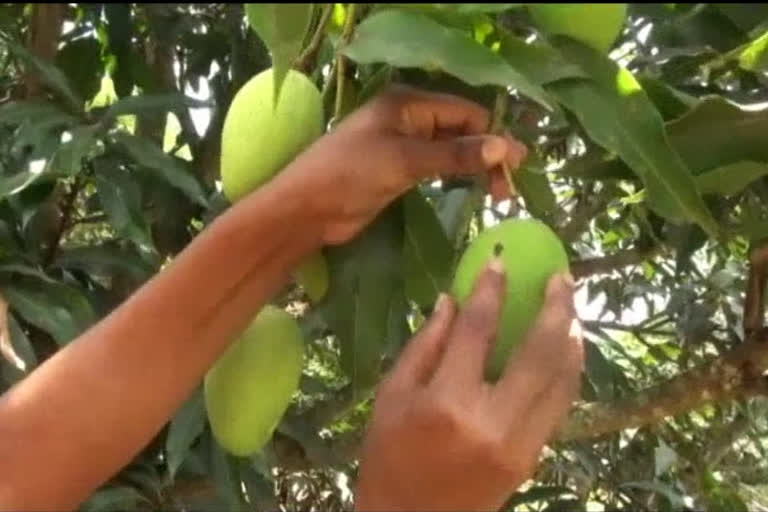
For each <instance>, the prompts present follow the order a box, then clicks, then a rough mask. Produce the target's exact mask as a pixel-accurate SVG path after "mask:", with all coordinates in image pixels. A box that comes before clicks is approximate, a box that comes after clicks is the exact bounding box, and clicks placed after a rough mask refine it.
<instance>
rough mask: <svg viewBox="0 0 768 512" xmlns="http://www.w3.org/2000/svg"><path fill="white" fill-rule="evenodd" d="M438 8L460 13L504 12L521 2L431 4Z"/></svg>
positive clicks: (518, 5)
mask: <svg viewBox="0 0 768 512" xmlns="http://www.w3.org/2000/svg"><path fill="white" fill-rule="evenodd" d="M432 5H434V6H435V7H437V8H438V9H448V10H451V11H456V12H461V13H475V12H487V13H496V12H504V11H508V10H510V9H514V8H515V7H520V6H522V5H523V4H432Z"/></svg>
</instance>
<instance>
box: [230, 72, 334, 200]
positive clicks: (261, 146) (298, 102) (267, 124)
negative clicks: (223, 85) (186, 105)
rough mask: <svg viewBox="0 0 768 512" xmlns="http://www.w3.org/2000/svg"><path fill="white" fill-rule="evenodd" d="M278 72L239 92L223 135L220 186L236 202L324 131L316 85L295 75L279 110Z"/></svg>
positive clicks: (287, 82)
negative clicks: (276, 96)
mask: <svg viewBox="0 0 768 512" xmlns="http://www.w3.org/2000/svg"><path fill="white" fill-rule="evenodd" d="M273 99H274V88H273V70H272V68H269V69H267V70H265V71H262V72H261V73H259V74H257V75H256V76H254V77H253V78H251V79H250V80H248V82H246V83H245V84H244V85H243V86H242V87H241V88H240V90H238V91H237V94H235V97H234V98H233V100H232V103H231V104H230V106H229V110H228V111H227V116H226V118H225V119H224V126H223V128H222V133H221V162H220V166H221V181H222V188H223V192H224V195H225V196H226V197H227V198H228V199H229V200H230V201H231V202H235V201H237V200H239V199H241V198H242V197H244V196H245V195H247V194H249V193H250V192H252V191H253V190H255V189H256V188H257V187H260V186H261V185H263V184H265V183H266V182H267V181H269V180H270V179H271V178H273V177H274V176H275V175H276V174H277V173H278V172H279V171H280V170H282V169H283V168H284V167H285V166H286V165H287V164H289V163H290V162H291V161H292V160H293V159H294V158H295V157H296V155H298V154H299V153H300V152H301V151H303V150H304V149H306V147H308V146H309V145H310V144H311V143H312V142H314V141H315V140H316V139H318V138H319V137H320V136H321V135H322V134H323V133H324V131H325V125H324V113H323V101H322V95H321V93H320V91H319V90H318V89H317V87H316V86H315V84H314V83H313V82H312V81H311V80H310V79H309V78H308V77H307V76H306V75H304V74H303V73H300V72H298V71H295V70H290V71H289V72H288V75H287V76H286V77H285V81H284V82H283V85H282V88H281V89H280V97H279V99H278V102H277V105H276V106H275V104H274V102H273Z"/></svg>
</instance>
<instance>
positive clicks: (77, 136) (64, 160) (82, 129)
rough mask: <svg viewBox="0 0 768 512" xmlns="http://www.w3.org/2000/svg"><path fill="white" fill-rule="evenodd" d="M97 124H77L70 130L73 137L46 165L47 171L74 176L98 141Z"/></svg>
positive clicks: (58, 174)
mask: <svg viewBox="0 0 768 512" xmlns="http://www.w3.org/2000/svg"><path fill="white" fill-rule="evenodd" d="M98 132H99V127H98V126H97V125H90V126H88V125H84V126H77V127H75V128H73V129H72V130H70V131H69V133H70V136H71V137H72V138H71V139H70V140H69V141H67V142H65V143H64V144H62V145H61V146H59V149H57V150H56V152H55V153H54V154H53V158H52V159H51V160H50V162H48V164H47V165H46V167H47V169H46V170H47V171H49V172H52V173H53V174H55V175H57V176H61V175H63V176H74V175H76V174H78V173H79V172H80V171H81V170H82V168H83V160H84V159H85V158H87V157H88V155H89V153H90V151H91V149H92V148H93V147H94V146H95V145H96V143H97V142H98V139H97V135H98Z"/></svg>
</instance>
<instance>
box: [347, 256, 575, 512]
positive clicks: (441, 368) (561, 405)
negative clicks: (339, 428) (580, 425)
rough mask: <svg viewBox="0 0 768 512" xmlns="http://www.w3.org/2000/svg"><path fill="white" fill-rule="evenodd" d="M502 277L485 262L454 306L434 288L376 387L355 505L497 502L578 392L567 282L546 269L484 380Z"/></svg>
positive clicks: (442, 507) (385, 507)
mask: <svg viewBox="0 0 768 512" xmlns="http://www.w3.org/2000/svg"><path fill="white" fill-rule="evenodd" d="M504 286H505V276H504V275H503V269H502V266H501V264H500V263H499V262H491V263H490V264H489V265H488V267H487V268H486V270H485V272H484V273H483V274H481V276H480V277H479V279H478V281H477V283H476V286H475V289H474V291H473V294H472V295H471V297H470V298H469V299H468V300H467V302H466V303H465V305H464V307H463V308H461V311H459V310H458V308H457V306H456V304H455V303H454V302H453V300H452V299H451V298H449V297H447V296H442V297H441V298H440V299H439V300H438V306H437V307H436V309H435V312H434V313H433V315H432V316H431V318H430V319H429V320H428V322H427V323H426V324H425V326H424V327H423V328H422V329H421V330H420V332H419V333H418V334H417V335H416V336H415V337H414V338H413V339H412V340H411V342H410V343H409V345H408V346H407V347H406V349H405V350H404V351H403V354H402V355H401V357H400V359H399V360H398V362H397V364H396V366H395V368H394V369H393V370H392V372H391V373H390V375H388V377H387V378H386V380H385V381H384V382H383V383H382V385H381V386H380V388H379V390H378V394H377V397H376V403H375V406H374V412H373V418H372V420H371V425H370V430H369V432H368V433H367V436H366V442H365V443H364V446H363V451H362V459H361V460H362V462H361V467H360V473H359V475H358V484H357V492H356V500H355V510H356V511H357V512H384V511H388V512H394V511H401V512H405V511H408V512H417V511H430V512H445V511H457V512H458V511H461V512H470V511H488V512H491V511H496V510H499V508H500V507H501V506H502V505H503V504H504V502H505V501H506V499H508V498H509V496H510V494H511V493H512V492H514V490H515V489H517V488H518V487H519V486H520V485H521V484H522V483H524V482H525V481H526V480H527V479H529V478H530V477H531V476H532V474H533V472H534V469H535V466H536V464H537V462H538V457H539V456H540V453H541V450H542V448H543V446H544V444H545V443H546V442H547V441H548V440H549V438H550V437H551V436H552V434H553V433H554V431H555V429H556V428H557V426H558V424H559V422H560V421H561V420H562V419H563V417H564V415H565V414H566V413H567V411H568V410H569V408H570V406H571V404H572V401H573V400H574V399H576V398H577V396H578V393H579V386H580V375H581V371H582V368H583V348H582V341H581V330H580V324H579V323H578V320H576V319H575V312H574V307H573V293H572V286H573V281H572V279H571V278H570V276H569V275H568V274H565V275H555V276H553V277H552V278H551V280H550V282H549V284H548V287H547V289H546V302H545V305H544V307H543V308H542V311H541V312H540V315H539V317H538V319H537V321H536V323H535V324H534V326H533V327H532V328H531V329H530V330H529V332H528V335H527V337H526V339H525V340H524V341H523V344H522V345H521V346H520V349H519V350H518V351H517V352H516V353H515V354H514V355H513V357H511V358H510V359H509V362H508V364H507V367H506V369H505V373H504V374H503V375H502V377H501V378H500V379H499V380H498V381H496V382H495V383H493V384H492V383H489V382H488V381H486V380H485V379H484V378H483V369H484V364H485V360H486V357H487V355H488V353H489V347H491V346H492V341H493V339H494V336H495V334H496V329H497V326H498V321H499V313H500V310H501V305H502V301H503V291H504Z"/></svg>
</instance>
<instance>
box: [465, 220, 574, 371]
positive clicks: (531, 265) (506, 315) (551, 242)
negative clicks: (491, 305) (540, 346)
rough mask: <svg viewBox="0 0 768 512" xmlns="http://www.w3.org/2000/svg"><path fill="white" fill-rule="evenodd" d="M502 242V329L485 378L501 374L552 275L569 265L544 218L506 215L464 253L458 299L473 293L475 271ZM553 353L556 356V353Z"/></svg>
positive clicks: (541, 298)
mask: <svg viewBox="0 0 768 512" xmlns="http://www.w3.org/2000/svg"><path fill="white" fill-rule="evenodd" d="M497 245H498V246H499V247H500V248H501V253H500V254H499V257H500V258H501V261H502V263H503V265H504V269H505V271H506V280H507V288H506V294H505V298H504V303H503V306H502V312H501V316H500V319H499V329H498V332H497V336H496V340H495V342H494V346H493V349H492V350H491V353H490V356H489V358H488V361H487V364H486V378H487V379H488V380H490V381H495V380H497V379H498V378H499V377H500V376H501V374H502V373H503V372H504V368H505V367H506V364H507V360H508V359H509V357H510V356H511V355H512V354H513V352H514V351H515V349H516V348H517V347H518V346H519V345H520V343H521V342H522V341H523V339H524V337H525V335H526V333H527V331H528V329H529V328H530V327H531V326H532V325H533V323H534V322H535V320H536V319H537V317H538V314H539V311H540V310H541V307H542V306H543V304H544V294H545V291H546V287H547V283H548V282H549V279H550V277H551V276H552V275H553V274H555V273H559V272H563V271H566V270H568V268H569V264H568V254H567V253H566V251H565V248H564V247H563V244H562V242H561V241H560V239H559V238H558V237H557V235H556V234H555V233H554V232H553V231H552V230H551V229H550V228H549V227H548V226H547V225H546V224H544V223H543V222H541V221H538V220H530V219H508V220H505V221H502V222H500V223H499V224H497V225H495V226H493V227H491V228H489V229H486V230H485V231H483V232H481V233H480V234H479V235H478V236H477V238H475V240H473V241H472V242H471V243H470V245H469V247H467V249H466V250H465V251H464V253H463V254H462V256H461V258H460V260H459V263H458V265H457V267H456V272H455V274H454V278H453V282H452V286H451V294H452V296H453V297H454V298H455V299H456V300H457V302H458V303H459V304H463V303H465V302H466V300H467V299H468V298H469V296H470V295H471V293H472V290H473V288H474V285H475V281H476V279H477V277H478V276H479V275H480V272H482V271H483V269H484V268H485V266H486V265H487V263H488V262H489V261H490V260H491V258H493V256H494V255H495V254H496V252H495V251H496V247H497ZM553 357H556V355H555V354H553Z"/></svg>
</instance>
